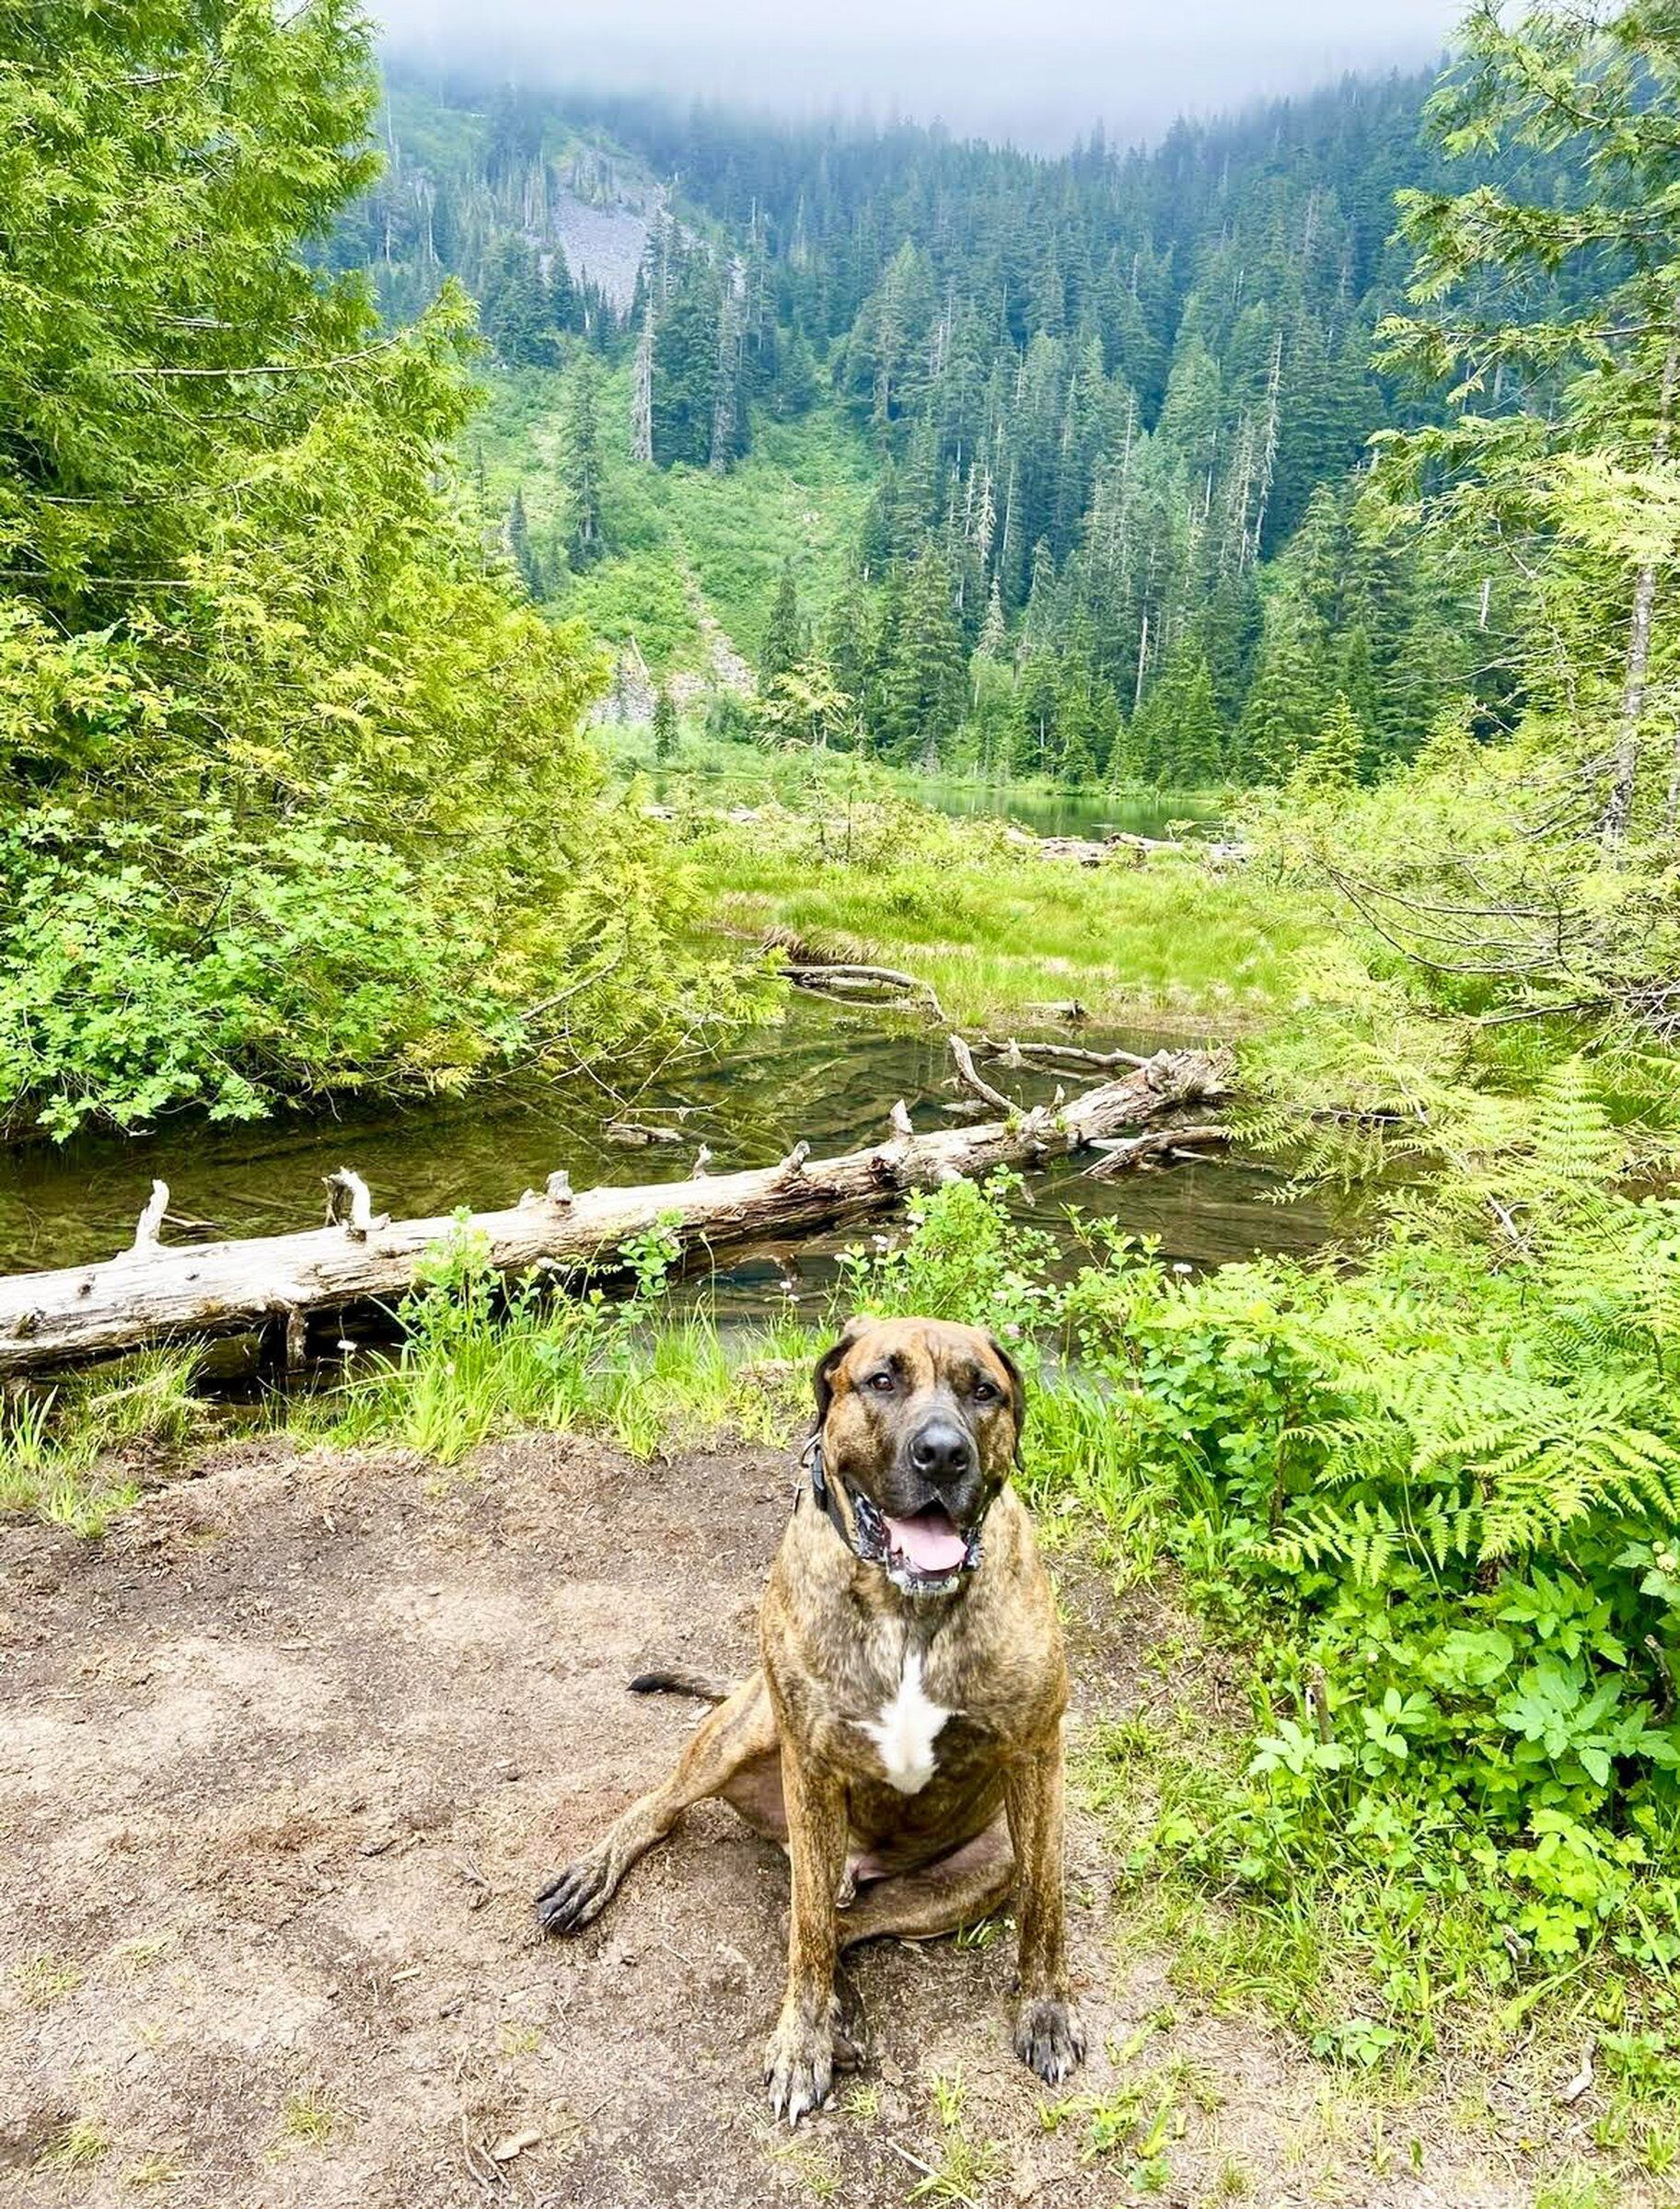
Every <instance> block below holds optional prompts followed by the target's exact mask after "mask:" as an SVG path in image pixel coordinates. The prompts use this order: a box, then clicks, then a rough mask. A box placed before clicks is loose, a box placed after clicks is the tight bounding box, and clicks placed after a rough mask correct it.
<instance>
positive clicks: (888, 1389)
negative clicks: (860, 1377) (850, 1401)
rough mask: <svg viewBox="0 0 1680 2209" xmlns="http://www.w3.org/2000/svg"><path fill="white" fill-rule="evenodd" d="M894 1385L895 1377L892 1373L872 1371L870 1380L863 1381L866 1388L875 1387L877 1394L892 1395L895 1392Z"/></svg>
mask: <svg viewBox="0 0 1680 2209" xmlns="http://www.w3.org/2000/svg"><path fill="white" fill-rule="evenodd" d="M894 1385H895V1384H894V1382H893V1377H892V1375H891V1374H890V1373H871V1374H870V1376H869V1378H868V1380H866V1381H865V1382H864V1383H863V1386H864V1387H865V1388H873V1389H874V1390H875V1394H876V1395H877V1396H890V1395H891V1394H892V1393H893V1388H894Z"/></svg>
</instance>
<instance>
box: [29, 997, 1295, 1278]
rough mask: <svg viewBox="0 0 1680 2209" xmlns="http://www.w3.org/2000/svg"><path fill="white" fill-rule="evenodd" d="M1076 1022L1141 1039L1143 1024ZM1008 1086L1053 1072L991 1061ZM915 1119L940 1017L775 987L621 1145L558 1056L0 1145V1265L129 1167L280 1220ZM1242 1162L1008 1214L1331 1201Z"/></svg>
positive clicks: (770, 1253)
mask: <svg viewBox="0 0 1680 2209" xmlns="http://www.w3.org/2000/svg"><path fill="white" fill-rule="evenodd" d="M1083 1040H1086V1041H1091V1042H1106V1043H1108V1044H1114V1043H1118V1044H1119V1045H1121V1046H1122V1047H1126V1048H1129V1049H1134V1050H1150V1049H1153V1048H1155V1047H1157V1045H1158V1044H1160V1043H1161V1042H1163V1041H1165V1040H1168V1039H1166V1038H1163V1037H1159V1036H1156V1035H1151V1034H1148V1033H1147V1032H1132V1033H1130V1034H1125V1033H1123V1034H1119V1035H1114V1036H1111V1037H1107V1038H1095V1037H1089V1036H1087V1037H1085V1038H1083ZM1001 1080H1002V1086H1004V1087H1006V1088H1007V1089H1008V1090H1009V1091H1010V1092H1011V1093H1013V1094H1016V1095H1019V1096H1020V1097H1021V1099H1022V1100H1023V1102H1024V1103H1032V1102H1037V1101H1039V1100H1041V1099H1045V1098H1048V1097H1049V1094H1050V1093H1051V1090H1052V1088H1053V1083H1051V1082H1049V1081H1041V1080H1039V1079H1037V1078H1036V1077H1034V1076H1031V1075H1014V1074H1009V1075H1004V1076H1002V1077H1001ZM898 1097H902V1098H903V1099H904V1100H905V1101H906V1103H907V1104H908V1105H909V1106H910V1114H911V1116H912V1118H913V1119H914V1121H915V1123H916V1125H917V1126H918V1127H919V1128H938V1127H949V1126H950V1125H952V1124H953V1119H954V1117H955V1116H956V1115H955V1113H954V1111H953V1109H952V1108H953V1107H954V1106H956V1105H957V1102H958V1100H957V1096H956V1092H955V1091H954V1090H953V1088H952V1086H951V1067H950V1060H949V1058H948V1056H947V1054H946V1051H945V1048H944V1038H943V1036H940V1035H936V1034H934V1033H933V1032H931V1031H929V1030H928V1029H927V1028H925V1027H923V1026H921V1025H919V1024H913V1023H910V1022H908V1021H903V1020H898V1021H894V1020H886V1019H883V1018H881V1017H880V1016H878V1015H875V1014H871V1013H866V1012H856V1011H852V1010H851V1009H849V1008H840V1007H836V1006H833V1005H830V1004H828V1002H826V1001H825V1000H821V999H818V998H814V997H810V996H807V995H804V994H802V993H800V992H798V991H792V992H790V993H789V1001H788V1008H787V1015H786V1018H785V1020H784V1021H783V1022H782V1024H780V1025H779V1026H777V1027H773V1028H768V1029H759V1030H757V1031H755V1032H753V1033H752V1034H751V1035H749V1036H748V1037H747V1039H746V1042H745V1044H744V1046H743V1047H741V1048H740V1050H739V1051H738V1052H737V1053H736V1055H734V1056H731V1057H729V1058H707V1059H698V1060H693V1061H690V1062H689V1063H688V1064H687V1065H686V1066H684V1067H683V1068H682V1069H681V1070H674V1071H672V1072H670V1073H668V1074H666V1076H665V1077H664V1078H663V1079H661V1080H660V1081H658V1082H656V1083H655V1084H654V1085H653V1086H652V1087H650V1088H649V1089H648V1090H647V1091H646V1092H644V1093H642V1094H641V1095H639V1096H638V1097H636V1098H635V1100H634V1102H633V1113H634V1116H635V1117H636V1118H637V1119H638V1120H641V1121H644V1122H646V1121H657V1122H659V1123H661V1124H664V1125H667V1126H672V1127H676V1128H680V1130H681V1133H682V1138H683V1140H682V1143H681V1146H680V1147H678V1146H675V1145H672V1146H668V1147H667V1146H657V1147H650V1148H645V1149H635V1150H630V1149H624V1148H621V1147H620V1146H619V1145H617V1144H615V1143H613V1142H612V1141H610V1140H609V1139H608V1137H607V1136H606V1134H605V1131H604V1123H605V1122H606V1120H608V1118H610V1117H612V1116H613V1115H614V1114H615V1113H616V1112H617V1111H618V1110H619V1109H620V1107H619V1105H618V1102H617V1100H615V1099H614V1097H613V1096H611V1095H610V1094H609V1093H608V1092H607V1091H605V1090H604V1089H602V1088H600V1087H599V1086H597V1084H595V1083H593V1082H591V1081H585V1080H583V1079H581V1078H579V1077H577V1076H575V1075H574V1076H572V1077H570V1078H568V1079H566V1080H563V1081H553V1082H537V1081H531V1080H530V1079H529V1078H526V1079H522V1080H521V1081H518V1082H516V1083H510V1084H508V1085H505V1086H504V1087H500V1088H493V1089H486V1090H481V1091H479V1092H477V1093H474V1094H473V1095H472V1096H471V1097H470V1098H467V1099H460V1100H454V1101H439V1102H433V1103H428V1104H424V1105H416V1106H414V1107H413V1108H412V1109H411V1110H409V1111H405V1112H395V1111H392V1110H391V1109H390V1108H389V1107H388V1106H387V1107H383V1108H381V1109H380V1110H379V1111H378V1112H377V1114H376V1113H371V1112H370V1113H368V1114H366V1115H365V1116H358V1115H356V1114H354V1113H350V1112H347V1113H345V1114H344V1115H342V1116H341V1117H338V1118H335V1119H319V1118H311V1119H307V1120H304V1119H279V1120H274V1121H272V1122H267V1123H260V1124H258V1125H257V1126H255V1127H247V1128H206V1127H204V1126H203V1124H198V1123H191V1122H187V1121H183V1122H182V1123H180V1125H179V1126H178V1127H175V1128H167V1127H166V1128H163V1129H161V1130H160V1131H158V1132H157V1133H156V1134H154V1135H151V1136H148V1137H145V1138H143V1139H136V1140H132V1141H128V1142H119V1141H114V1140H111V1141H104V1140H98V1141H81V1142H77V1143H75V1144H73V1145H71V1146H70V1147H68V1148H66V1149H52V1148H48V1147H46V1146H39V1147H34V1146H32V1147H29V1148H27V1149H24V1150H19V1151H11V1152H9V1153H6V1154H5V1155H4V1156H3V1157H0V1272H15V1271H24V1270H29V1269H31V1268H35V1267H41V1266H69V1265H82V1264H87V1263H89V1262H91V1261H95V1260H98V1259H101V1258H107V1257H110V1256H111V1255H113V1254H114V1253H115V1252H116V1251H117V1250H119V1249H120V1248H122V1246H123V1245H124V1244H126V1243H128V1242H129V1241H130V1240H131V1238H132V1236H133V1223H134V1220H135V1217H136V1216H137V1214H138V1212H139V1209H140V1207H141V1205H142V1203H143V1202H144V1201H145V1196H146V1193H147V1189H148V1186H149V1183H150V1180H151V1177H152V1176H153V1175H154V1174H156V1175H158V1176H160V1177H161V1178H162V1179H163V1180H165V1181H167V1182H168V1185H169V1191H170V1212H171V1221H172V1223H173V1224H171V1226H170V1228H169V1229H168V1233H169V1236H170V1238H171V1239H172V1240H173V1239H180V1240H186V1241H191V1240H199V1239H203V1238H206V1237H210V1236H223V1235H264V1234H281V1233H286V1232H292V1231H294V1230H296V1229H299V1228H304V1227H312V1226H317V1225H319V1222H320V1220H321V1217H322V1193H321V1185H320V1176H321V1175H322V1174H328V1173H330V1171H331V1170H332V1169H333V1168H334V1167H335V1166H338V1165H341V1164H342V1165H349V1166H352V1167H353V1168H354V1169H355V1170H356V1171H357V1172H358V1173H360V1174H362V1175H363V1176H364V1177H365V1180H366V1181H367V1183H368V1185H369V1186H370V1187H371V1189H372V1191H373V1196H374V1202H375V1205H376V1207H377V1209H379V1210H381V1211H389V1212H390V1213H392V1214H393V1215H395V1216H397V1217H399V1218H403V1217H429V1216H431V1215H434V1214H441V1213H447V1212H449V1211H450V1210H452V1209H454V1208H455V1207H456V1206H458V1205H467V1206H470V1207H471V1208H473V1209H477V1210H485V1209H493V1208H495V1207H497V1206H501V1205H507V1204H512V1203H514V1202H515V1201H516V1199H517V1197H518V1196H519V1194H520V1192H521V1190H523V1189H525V1188H527V1187H533V1186H535V1187H540V1186H541V1185H542V1183H543V1180H544V1178H545V1177H546V1176H547V1175H548V1174H550V1172H552V1171H553V1169H554V1168H555V1167H557V1166H563V1167H565V1168H566V1170H567V1171H568V1172H569V1173H570V1174H571V1176H572V1182H573V1185H574V1187H575V1188H586V1187H588V1186H590V1185H594V1184H597V1183H617V1184H627V1183H639V1182H658V1181H677V1180H680V1179H682V1178H683V1176H684V1175H685V1174H687V1172H688V1171H689V1167H690V1165H691V1163H692V1162H693V1159H694V1155H695V1152H696V1151H697V1150H698V1149H699V1147H700V1145H701V1143H705V1144H707V1145H708V1146H709V1147H710V1149H711V1151H712V1153H713V1165H714V1170H715V1171H717V1172H720V1173H722V1172H728V1171H730V1170H732V1169H736V1168H741V1167H747V1166H756V1165H769V1164H771V1163H773V1162H775V1161H776V1160H777V1159H779V1158H782V1157H783V1156H784V1155H785V1154H786V1152H787V1151H789V1150H790V1149H791V1148H792V1147H793V1145H794V1143H795V1142H796V1141H798V1140H800V1139H804V1140H805V1141H807V1142H809V1143H810V1144H811V1146H812V1149H813V1150H814V1151H816V1152H817V1154H818V1155H822V1154H824V1153H827V1152H834V1151H849V1150H852V1149H855V1148H858V1147H861V1146H863V1145H864V1144H867V1143H871V1142H875V1141H879V1140H881V1139H883V1138H884V1136H885V1135H886V1116H887V1113H888V1111H889V1110H890V1108H891V1105H892V1103H893V1101H894V1099H895V1098H898ZM1277 1189H1278V1185H1277V1182H1276V1179H1275V1177H1273V1176H1272V1175H1271V1174H1269V1173H1268V1172H1266V1171H1265V1170H1264V1169H1260V1168H1257V1167H1253V1166H1248V1165H1245V1164H1243V1163H1241V1162H1235V1161H1226V1160H1210V1161H1208V1162H1198V1163H1196V1164H1192V1165H1183V1166H1177V1167H1175V1168H1173V1169H1172V1170H1171V1171H1170V1172H1164V1173H1155V1174H1133V1175H1130V1176H1128V1177H1124V1178H1122V1179H1119V1180H1117V1181H1113V1182H1101V1181H1091V1180H1088V1179H1086V1178H1084V1177H1083V1174H1081V1173H1080V1171H1079V1168H1078V1162H1074V1161H1068V1162H1063V1163H1061V1164H1060V1165H1059V1166H1057V1167H1055V1168H1053V1169H1050V1170H1049V1171H1046V1172H1044V1173H1041V1174H1035V1175H1034V1176H1032V1177H1031V1180H1030V1181H1029V1183H1028V1185H1027V1187H1026V1189H1025V1192H1024V1194H1023V1196H1022V1197H1021V1198H1020V1199H1019V1202H1018V1207H1017V1209H1018V1211H1019V1215H1020V1217H1021V1218H1022V1219H1023V1220H1028V1221H1031V1222H1032V1223H1034V1224H1036V1225H1040V1226H1047V1227H1050V1228H1054V1229H1062V1228H1064V1227H1065V1220H1066V1211H1067V1208H1068V1207H1069V1206H1070V1205H1074V1204H1077V1205H1079V1206H1081V1207H1083V1209H1085V1210H1086V1211H1088V1212H1093V1213H1103V1214H1108V1215H1111V1216H1113V1217H1116V1218H1118V1219H1119V1220H1122V1221H1123V1222H1124V1223H1125V1225H1126V1226H1127V1227H1128V1228H1130V1229H1131V1230H1133V1231H1135V1232H1138V1233H1140V1234H1148V1235H1153V1236H1157V1237H1159V1239H1160V1242H1161V1244H1162V1247H1163V1249H1164V1253H1165V1254H1166V1255H1168V1256H1169V1257H1171V1258H1174V1259H1183V1260H1186V1261H1188V1262H1189V1263H1191V1264H1194V1265H1197V1266H1206V1265H1211V1264H1217V1263H1218V1262H1219V1261H1221V1260H1222V1259H1227V1258H1234V1257H1241V1256H1246V1255H1249V1254H1250V1253H1252V1252H1254V1251H1257V1250H1305V1249H1310V1248H1312V1247H1314V1246H1315V1245H1316V1244H1318V1243H1322V1242H1323V1241H1324V1240H1325V1239H1326V1238H1327V1236H1328V1235H1329V1234H1330V1233H1332V1232H1334V1230H1335V1224H1336V1223H1335V1222H1334V1221H1333V1220H1330V1219H1329V1218H1327V1215H1326V1214H1325V1212H1324V1211H1323V1210H1322V1209H1319V1208H1318V1207H1316V1206H1313V1205H1307V1204H1303V1203H1294V1204H1288V1205H1284V1204H1280V1203H1278V1202H1277V1201H1276V1196H1277ZM857 1233H858V1230H856V1229H855V1228H853V1229H852V1230H851V1231H850V1232H848V1233H847V1234H844V1235H840V1236H833V1237H828V1238H817V1239H815V1240H806V1241H804V1242H802V1243H798V1244H796V1245H794V1244H789V1245H786V1246H776V1245H771V1246H769V1247H766V1248H763V1249H759V1250H757V1251H754V1252H752V1253H751V1254H749V1255H745V1256H742V1257H738V1258H736V1260H734V1262H733V1263H731V1264H730V1265H729V1266H727V1267H726V1268H725V1269H724V1271H722V1272H721V1273H720V1274H719V1275H718V1276H717V1277H716V1279H715V1282H714V1284H713V1287H714V1291H715V1297H716V1301H717V1303H718V1306H719V1308H720V1310H721V1311H723V1312H724V1313H734V1314H744V1313H750V1312H754V1311H764V1310H766V1309H768V1308H770V1305H772V1304H780V1303H782V1302H784V1301H785V1300H786V1299H787V1297H788V1296H789V1294H790V1292H791V1293H793V1294H794V1295H796V1296H798V1297H800V1298H801V1299H802V1300H803V1299H806V1298H814V1297H816V1296H817V1295H819V1294H822V1293H825V1292H826V1291H827V1290H828V1286H829V1285H830V1284H831V1282H832V1279H833V1275H834V1257H835V1253H836V1251H837V1250H838V1249H839V1248H840V1247H841V1246H842V1245H843V1244H844V1243H846V1242H848V1241H851V1240H854V1239H855V1238H856V1235H857Z"/></svg>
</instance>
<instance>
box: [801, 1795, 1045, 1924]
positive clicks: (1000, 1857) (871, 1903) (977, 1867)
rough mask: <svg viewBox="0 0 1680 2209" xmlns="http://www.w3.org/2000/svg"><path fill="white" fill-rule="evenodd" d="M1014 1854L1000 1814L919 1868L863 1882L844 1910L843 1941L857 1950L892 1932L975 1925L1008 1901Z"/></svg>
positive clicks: (841, 1914) (1013, 1867) (1007, 1829)
mask: <svg viewBox="0 0 1680 2209" xmlns="http://www.w3.org/2000/svg"><path fill="white" fill-rule="evenodd" d="M1014 1879H1015V1858H1014V1849H1013V1848H1012V1847H1011V1846H1010V1840H1009V1828H1008V1826H1007V1825H1006V1824H1005V1822H1004V1821H1003V1819H1002V1817H998V1818H995V1819H993V1821H992V1822H991V1824H990V1825H989V1826H988V1827H987V1828H986V1830H985V1832H984V1833H977V1834H976V1835H975V1837H974V1839H973V1840H972V1841H965V1842H964V1844H963V1845H962V1846H961V1847H960V1848H954V1849H953V1850H952V1851H951V1854H950V1855H949V1856H941V1857H940V1858H939V1859H938V1860H937V1862H935V1863H933V1864H923V1865H921V1867H920V1868H918V1869H917V1870H915V1871H900V1872H895V1873H894V1874H893V1875H892V1876H891V1877H890V1878H888V1879H876V1880H875V1881H873V1882H872V1883H870V1884H869V1885H867V1886H863V1887H860V1888H859V1890H858V1894H857V1900H856V1901H855V1902H854V1903H852V1905H851V1907H850V1908H849V1909H846V1910H842V1911H841V1912H840V1926H839V1930H840V1947H841V1948H842V1949H855V1948H856V1947H858V1945H859V1944H860V1943H861V1942H863V1941H865V1940H880V1939H883V1938H885V1937H886V1936H888V1935H892V1936H895V1937H897V1938H898V1939H899V1940H936V1939H937V1938H938V1937H939V1936H940V1935H941V1934H942V1933H956V1932H958V1931H960V1929H961V1928H962V1927H963V1926H976V1925H979V1921H980V1920H981V1918H983V1917H990V1916H991V1914H992V1912H993V1911H994V1910H1001V1909H1002V1906H1003V1904H1004V1903H1006V1902H1007V1901H1008V1900H1009V1895H1010V1890H1011V1889H1012V1888H1013V1886H1014Z"/></svg>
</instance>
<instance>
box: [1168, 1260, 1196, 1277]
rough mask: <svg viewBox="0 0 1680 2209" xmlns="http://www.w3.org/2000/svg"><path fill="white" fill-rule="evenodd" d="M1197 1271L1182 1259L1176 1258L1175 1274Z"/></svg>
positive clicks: (1174, 1262)
mask: <svg viewBox="0 0 1680 2209" xmlns="http://www.w3.org/2000/svg"><path fill="white" fill-rule="evenodd" d="M1195 1270H1196V1268H1195V1266H1187V1265H1186V1264H1185V1262H1184V1260H1183V1259H1182V1258H1175V1259H1174V1261H1173V1271H1174V1272H1175V1273H1194V1272H1195Z"/></svg>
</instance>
